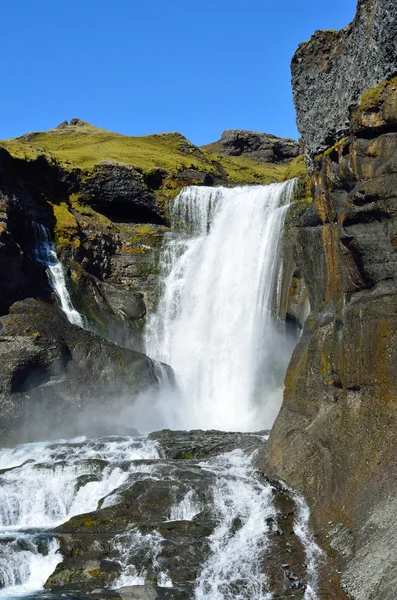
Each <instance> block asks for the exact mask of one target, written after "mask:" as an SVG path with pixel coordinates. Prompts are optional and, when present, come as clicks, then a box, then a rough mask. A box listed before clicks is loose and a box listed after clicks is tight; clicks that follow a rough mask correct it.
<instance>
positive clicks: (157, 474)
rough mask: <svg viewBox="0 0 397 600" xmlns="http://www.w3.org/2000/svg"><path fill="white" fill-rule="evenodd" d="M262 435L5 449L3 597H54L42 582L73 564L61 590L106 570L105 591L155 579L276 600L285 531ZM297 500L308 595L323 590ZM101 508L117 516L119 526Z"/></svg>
mask: <svg viewBox="0 0 397 600" xmlns="http://www.w3.org/2000/svg"><path fill="white" fill-rule="evenodd" d="M265 440H266V435H265V434H264V433H257V434H244V435H243V434H227V433H222V432H218V433H217V432H207V433H206V432H191V433H187V432H179V433H178V432H164V433H159V434H152V435H151V436H150V438H147V437H142V438H131V437H125V438H116V437H111V438H106V439H97V440H83V439H76V440H73V441H69V442H64V441H61V442H56V443H42V444H28V445H25V446H20V447H17V448H14V449H7V450H2V451H1V452H0V469H1V475H0V484H1V485H0V494H1V498H0V532H1V533H0V583H1V585H2V589H1V591H0V597H3V598H16V597H22V598H24V597H29V596H31V595H32V594H36V595H35V597H36V598H44V597H46V594H44V592H42V593H40V592H39V590H40V589H42V588H43V586H44V584H45V582H46V581H47V579H48V578H49V577H50V576H51V574H52V573H53V572H54V570H55V568H56V567H57V565H58V570H57V572H58V571H59V573H61V574H62V568H65V571H64V577H63V578H62V576H61V577H59V576H58V578H57V579H53V581H52V586H51V587H52V588H53V594H52V596H51V597H53V598H54V597H57V598H58V597H59V598H61V597H69V598H70V597H80V598H88V595H87V592H88V590H90V591H92V590H93V589H95V588H97V587H98V585H97V583H96V581H95V577H97V576H98V574H97V573H98V572H100V571H101V569H104V573H105V576H104V577H103V578H102V579H101V582H102V584H103V587H104V590H105V591H104V592H102V596H101V597H104V594H105V595H106V593H108V594H109V597H112V594H113V595H114V594H115V593H117V590H119V589H120V588H123V587H125V586H138V588H137V589H140V588H142V586H145V584H146V586H147V585H148V584H149V583H150V585H151V586H152V587H153V589H155V590H156V593H157V596H153V597H158V598H181V599H182V598H186V599H188V598H195V599H197V600H231V599H235V598H240V599H244V600H253V599H257V600H264V599H270V598H272V597H273V595H272V589H271V583H270V580H271V572H270V571H271V569H270V568H269V567H268V566H267V557H268V556H269V554H271V553H272V550H273V546H274V540H275V539H276V538H277V539H278V536H277V535H276V534H275V532H277V531H278V528H279V524H278V523H277V519H278V517H279V516H280V510H279V508H277V502H276V499H277V494H279V493H280V491H279V490H277V489H276V488H275V487H274V485H272V484H271V483H270V482H268V481H267V480H266V479H264V478H263V476H262V475H261V474H260V473H259V472H258V470H257V468H256V466H255V456H256V453H257V451H258V449H260V448H261V447H262V446H263V444H264V443H265ZM283 493H288V492H286V491H284V492H283ZM291 502H293V504H294V507H295V508H294V523H295V524H294V529H295V534H294V537H295V538H296V541H295V543H297V544H298V545H301V546H302V551H303V553H304V556H305V564H306V567H305V569H304V577H299V578H298V577H295V579H293V580H291V581H292V583H293V584H294V585H295V587H296V589H298V590H300V591H301V596H300V597H305V598H308V599H309V598H316V594H315V588H316V568H315V566H316V560H317V558H318V556H319V551H318V549H317V547H316V546H315V544H314V543H313V540H312V538H311V536H310V534H309V532H308V529H307V521H308V511H307V509H306V506H305V504H304V502H303V501H302V499H301V498H299V497H298V496H296V495H295V496H294V495H293V494H292V493H291ZM92 511H97V512H94V513H92ZM87 513H90V517H89V518H87V517H85V520H84V519H83V521H81V520H79V518H80V517H78V516H77V515H81V514H87ZM102 514H103V515H104V516H105V515H106V517H108V516H109V515H112V527H110V529H109V528H106V527H105V528H104V527H103V526H101V519H103V518H104V517H101V515H102ZM74 518H75V519H77V521H74ZM70 519H71V520H70ZM69 520H70V521H69ZM68 521H69V523H67V522H68ZM65 522H66V525H63V526H61V527H60V528H59V527H58V526H59V525H61V524H62V523H65ZM74 522H76V523H78V524H79V527H78V528H77V529H76V528H75V527H74V525H73V523H74ZM96 522H98V525H96ZM81 538H83V540H84V544H85V545H84V544H83V543H82V542H81ZM66 548H67V549H68V552H66V553H65V554H66V556H65V557H64V564H63V563H62V559H63V556H62V552H65V549H66ZM70 548H75V550H74V551H73V552H75V553H76V555H77V556H80V558H79V559H78V560H77V562H76V558H74V559H73V558H71V555H72V556H73V552H70ZM59 569H61V570H59ZM73 569H74V571H73ZM85 572H86V573H87V575H86V576H82V573H83V574H84V573H85ZM71 573H72V575H71ZM73 573H74V575H73ZM90 579H92V584H90ZM296 581H298V583H299V586H297V585H296ZM50 582H51V579H50ZM143 589H145V588H143ZM150 589H151V588H150ZM106 590H107V592H106ZM37 592H39V593H38V594H37ZM85 594H86V595H85ZM170 594H171V595H170ZM106 597H107V596H106ZM139 597H140V596H139ZM143 597H145V598H146V596H142V598H143ZM147 597H148V598H149V597H150V598H151V597H152V596H150V595H148V596H147Z"/></svg>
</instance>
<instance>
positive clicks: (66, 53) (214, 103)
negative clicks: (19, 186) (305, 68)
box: [0, 0, 356, 144]
mask: <svg viewBox="0 0 397 600" xmlns="http://www.w3.org/2000/svg"><path fill="white" fill-rule="evenodd" d="M355 7H356V0H333V1H332V2H321V1H319V0H300V1H299V2H298V1H297V0H196V1H193V2H192V1H187V0H146V1H144V0H139V1H138V0H112V1H109V0H108V1H106V2H105V1H103V0H35V1H33V0H3V1H2V2H1V45H2V53H1V54H2V56H1V59H0V60H1V80H0V81H1V84H0V85H1V92H0V115H1V116H0V139H4V138H8V137H14V136H17V135H21V134H23V133H25V132H27V131H42V130H45V129H49V128H51V127H54V126H55V125H57V124H58V123H60V122H61V121H63V120H65V119H67V120H69V119H71V118H73V117H80V118H81V119H84V120H86V121H89V122H90V123H92V124H94V125H97V126H99V127H104V128H106V129H110V130H113V131H118V132H120V133H125V134H128V135H144V134H148V133H155V132H160V131H179V132H181V133H183V134H184V135H186V137H188V138H189V139H190V140H191V141H192V142H193V143H195V144H205V143H208V142H211V141H214V140H216V139H218V138H219V136H220V134H221V132H222V131H223V130H224V129H251V130H254V131H265V132H268V133H274V134H276V135H280V136H289V137H295V138H296V137H297V135H298V134H297V130H296V125H295V113H294V108H293V103H292V94H291V86H290V70H289V65H290V60H291V57H292V55H293V53H294V51H295V49H296V47H297V45H298V44H299V43H300V42H303V41H305V40H307V39H309V37H310V36H311V34H312V33H313V32H314V31H315V30H316V29H340V28H341V27H344V26H345V25H347V24H348V23H349V22H350V21H351V20H352V19H353V16H354V12H355Z"/></svg>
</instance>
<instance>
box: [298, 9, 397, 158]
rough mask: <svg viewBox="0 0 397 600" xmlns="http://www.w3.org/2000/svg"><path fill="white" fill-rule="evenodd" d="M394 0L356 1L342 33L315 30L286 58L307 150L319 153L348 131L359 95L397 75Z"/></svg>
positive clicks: (396, 33)
mask: <svg viewBox="0 0 397 600" xmlns="http://www.w3.org/2000/svg"><path fill="white" fill-rule="evenodd" d="M396 56H397V15H396V6H395V2H394V0H359V2H358V7H357V14H356V17H355V19H354V21H353V23H352V24H351V25H349V26H348V27H346V28H345V29H342V31H339V32H337V31H316V32H315V33H314V35H313V36H312V38H311V40H310V41H309V42H305V43H303V44H301V45H300V46H299V48H298V50H297V52H296V54H295V56H294V58H293V61H292V83H293V91H294V100H295V105H296V108H297V121H298V127H299V131H300V132H301V134H302V137H303V138H304V141H305V147H306V150H307V151H308V152H309V153H310V154H318V153H320V152H324V150H326V149H327V148H329V147H330V146H332V145H333V144H334V143H335V142H336V141H338V140H339V139H341V138H342V137H343V136H345V135H347V134H348V132H349V115H350V111H351V109H352V108H353V107H354V105H355V104H356V103H357V101H358V100H359V98H360V96H361V94H362V93H363V92H365V91H366V90H368V89H370V88H374V87H375V86H377V85H378V84H379V83H381V82H382V81H384V80H386V79H390V78H392V77H393V76H394V75H396V74H397V64H396Z"/></svg>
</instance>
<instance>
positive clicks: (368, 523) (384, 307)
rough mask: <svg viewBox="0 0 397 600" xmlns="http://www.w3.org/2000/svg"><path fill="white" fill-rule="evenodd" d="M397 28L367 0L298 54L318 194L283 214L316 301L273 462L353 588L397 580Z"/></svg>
mask: <svg viewBox="0 0 397 600" xmlns="http://www.w3.org/2000/svg"><path fill="white" fill-rule="evenodd" d="M396 31H397V6H396V5H395V3H394V2H393V1H391V0H361V1H360V2H359V3H358V10H357V15H356V18H355V20H354V22H353V23H352V25H350V26H348V27H347V28H345V29H344V30H342V31H341V32H339V33H338V32H316V33H315V34H314V36H313V38H312V39H311V40H310V41H309V42H306V43H305V44H302V45H301V46H300V47H299V49H298V51H297V53H296V55H295V57H294V59H293V61H292V75H293V86H294V97H295V104H296V108H297V115H298V124H299V127H300V131H301V134H302V136H303V140H304V143H305V149H306V162H307V165H308V167H309V176H310V183H311V190H312V196H313V202H312V204H311V206H310V207H309V208H308V209H307V211H306V212H305V213H304V214H303V215H302V216H300V217H299V218H297V219H295V221H294V223H293V224H292V225H291V227H292V230H293V232H294V234H293V239H294V256H295V261H296V263H297V266H298V269H299V272H300V273H301V274H302V276H303V278H304V281H305V284H306V287H307V289H308V291H309V297H310V304H311V308H312V312H311V314H310V316H309V318H308V319H307V321H306V324H305V327H304V331H303V334H302V336H301V338H300V341H299V343H298V345H297V347H296V350H295V352H294V354H293V357H292V360H291V363H290V366H289V369H288V372H287V375H286V390H285V395H284V401H283V407H282V410H281V412H280V415H279V417H278V419H277V420H276V423H275V426H274V428H273V431H272V433H271V436H270V441H269V447H270V450H269V456H268V463H269V464H268V466H269V468H270V469H271V471H272V472H273V474H275V475H276V476H277V477H280V478H282V479H284V480H285V481H287V482H288V483H289V484H291V485H292V486H294V487H296V488H298V489H300V490H302V491H303V492H304V493H305V494H306V496H307V498H308V499H309V502H310V504H311V507H312V511H313V519H314V522H315V524H316V527H317V530H318V532H319V533H320V537H321V539H322V542H323V544H324V545H325V546H326V547H327V548H328V550H329V551H330V553H331V554H336V555H337V556H338V558H339V561H340V566H341V571H342V582H343V584H344V586H345V589H346V590H347V591H348V593H349V595H350V596H351V597H352V598H354V599H356V600H368V599H374V600H375V599H376V600H386V599H387V600H393V599H394V598H395V587H396V580H397V556H396V553H395V550H394V548H395V545H396V542H397V533H396V532H397V516H396V515H397V512H396V504H397V500H396V498H397V478H396V464H397V463H396V456H397V368H396V365H397V79H393V76H394V75H395V73H396V72H397V45H396V44H397V36H396ZM369 88H370V89H369Z"/></svg>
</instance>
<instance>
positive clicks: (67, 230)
mask: <svg viewBox="0 0 397 600" xmlns="http://www.w3.org/2000/svg"><path fill="white" fill-rule="evenodd" d="M52 209H53V212H54V217H55V227H54V233H55V241H56V243H57V246H58V247H59V248H61V249H62V248H63V247H64V246H70V245H73V246H74V247H75V248H78V247H79V246H80V243H81V242H80V239H79V237H78V230H79V226H78V223H77V221H76V217H75V216H74V215H73V214H72V213H71V212H70V211H69V208H68V206H67V204H66V203H65V202H61V203H60V204H52Z"/></svg>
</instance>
